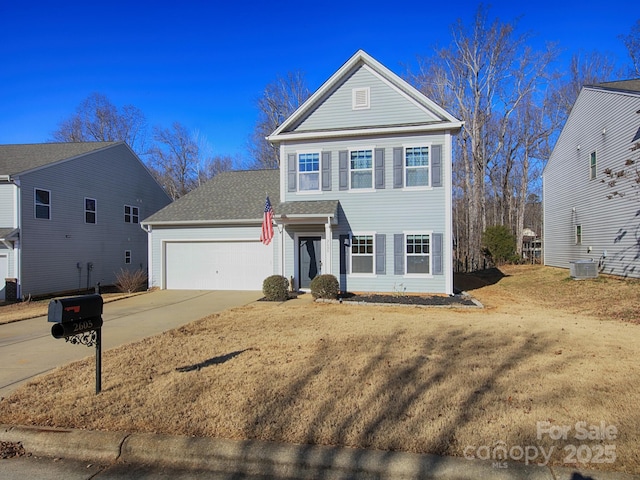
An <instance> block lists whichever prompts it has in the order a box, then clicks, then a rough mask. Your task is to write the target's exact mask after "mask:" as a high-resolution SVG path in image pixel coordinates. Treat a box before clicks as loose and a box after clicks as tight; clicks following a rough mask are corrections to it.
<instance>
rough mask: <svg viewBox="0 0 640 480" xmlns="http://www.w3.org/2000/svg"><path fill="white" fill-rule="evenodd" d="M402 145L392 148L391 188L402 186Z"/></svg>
mask: <svg viewBox="0 0 640 480" xmlns="http://www.w3.org/2000/svg"><path fill="white" fill-rule="evenodd" d="M403 150H404V149H403V148H402V147H397V148H394V149H393V188H402V185H403V184H404V182H403V181H402V152H403Z"/></svg>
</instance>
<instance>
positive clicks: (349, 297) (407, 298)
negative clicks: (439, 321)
mask: <svg viewBox="0 0 640 480" xmlns="http://www.w3.org/2000/svg"><path fill="white" fill-rule="evenodd" d="M340 300H344V301H345V302H358V303H388V304H397V305H423V306H434V307H443V306H469V307H474V306H477V304H475V303H474V302H473V300H471V298H469V297H468V296H466V295H459V294H456V295H451V296H448V297H447V296H443V295H378V294H368V295H357V294H352V293H347V294H345V295H341V296H340Z"/></svg>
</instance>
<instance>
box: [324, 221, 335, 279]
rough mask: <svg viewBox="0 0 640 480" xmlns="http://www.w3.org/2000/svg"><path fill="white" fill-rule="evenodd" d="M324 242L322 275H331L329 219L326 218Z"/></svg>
mask: <svg viewBox="0 0 640 480" xmlns="http://www.w3.org/2000/svg"><path fill="white" fill-rule="evenodd" d="M324 241H325V249H324V251H325V258H324V260H323V261H322V273H332V265H333V262H332V261H331V258H332V255H331V254H332V252H331V250H332V248H331V247H332V245H331V218H330V217H329V218H327V223H325V225H324Z"/></svg>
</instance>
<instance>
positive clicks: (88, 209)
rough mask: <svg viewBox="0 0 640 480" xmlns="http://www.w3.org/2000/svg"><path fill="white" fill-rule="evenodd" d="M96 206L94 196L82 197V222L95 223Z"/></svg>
mask: <svg viewBox="0 0 640 480" xmlns="http://www.w3.org/2000/svg"><path fill="white" fill-rule="evenodd" d="M96 213H97V206H96V199H95V198H86V197H85V199H84V223H96V222H97V218H96Z"/></svg>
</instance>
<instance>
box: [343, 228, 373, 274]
mask: <svg viewBox="0 0 640 480" xmlns="http://www.w3.org/2000/svg"><path fill="white" fill-rule="evenodd" d="M365 235H367V236H371V237H372V248H373V252H372V253H371V257H372V262H371V265H372V270H371V273H361V272H356V273H354V272H353V251H352V250H351V247H352V246H353V237H363V236H365ZM356 256H358V257H364V256H368V254H366V255H365V254H356ZM349 276H350V277H354V278H376V277H377V275H376V232H352V233H351V234H350V235H349Z"/></svg>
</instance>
